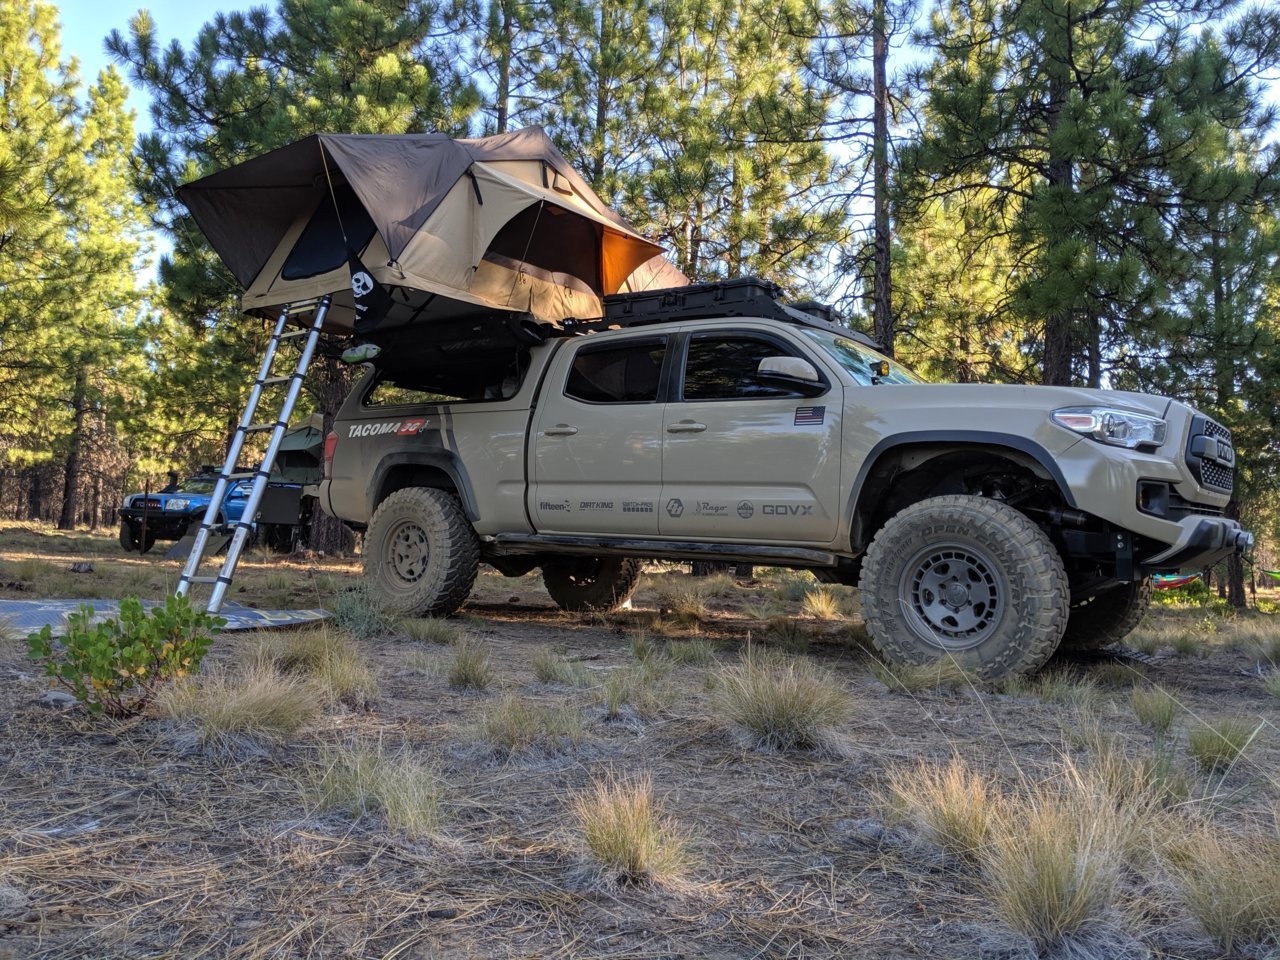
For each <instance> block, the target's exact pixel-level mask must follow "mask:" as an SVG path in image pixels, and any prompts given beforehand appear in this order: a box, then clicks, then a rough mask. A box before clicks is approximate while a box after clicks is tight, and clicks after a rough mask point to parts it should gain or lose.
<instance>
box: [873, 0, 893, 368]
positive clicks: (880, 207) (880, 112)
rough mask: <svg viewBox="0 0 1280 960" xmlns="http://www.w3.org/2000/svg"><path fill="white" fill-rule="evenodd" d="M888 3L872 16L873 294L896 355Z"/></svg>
mask: <svg viewBox="0 0 1280 960" xmlns="http://www.w3.org/2000/svg"><path fill="white" fill-rule="evenodd" d="M885 2H886V0H874V3H873V5H872V13H871V21H872V23H871V29H872V39H871V83H872V95H873V100H874V106H873V115H872V148H871V164H872V178H873V180H874V181H875V186H874V200H873V204H874V206H875V264H874V267H873V282H872V293H873V296H874V297H875V302H874V305H873V324H874V330H875V339H876V342H877V343H879V344H880V349H881V350H883V351H884V352H885V353H886V354H887V355H888V356H890V357H892V356H893V288H892V286H891V282H892V279H891V274H890V269H889V254H890V235H889V83H888V78H887V61H888V59H889V30H888V25H887V19H886V16H885Z"/></svg>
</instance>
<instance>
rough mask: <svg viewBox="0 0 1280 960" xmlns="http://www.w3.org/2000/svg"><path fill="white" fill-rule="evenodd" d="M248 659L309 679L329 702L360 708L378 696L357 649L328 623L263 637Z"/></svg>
mask: <svg viewBox="0 0 1280 960" xmlns="http://www.w3.org/2000/svg"><path fill="white" fill-rule="evenodd" d="M250 660H251V662H253V663H257V664H265V665H269V666H272V667H274V668H275V669H277V670H279V671H281V672H284V673H296V674H300V675H302V676H305V677H308V678H310V679H311V680H313V681H314V682H315V683H316V684H317V685H318V686H319V687H320V689H321V690H323V691H324V695H325V697H326V698H327V699H328V700H330V701H331V702H333V703H345V704H347V705H349V706H353V707H360V708H363V707H365V706H367V705H368V703H369V701H370V700H372V699H373V698H374V697H375V696H377V693H378V681H377V678H375V677H374V675H373V671H372V670H371V669H370V668H369V665H368V664H367V663H365V661H364V658H363V656H362V655H361V652H360V649H359V647H358V646H357V645H356V644H355V643H353V642H352V641H351V639H350V638H349V637H348V636H347V635H346V634H344V633H343V632H342V631H341V630H339V629H337V628H336V627H332V626H330V625H328V624H321V625H320V626H317V627H305V628H302V629H300V630H289V631H282V632H279V633H268V634H264V635H263V636H262V637H261V638H260V639H259V641H258V643H257V645H256V646H255V647H254V648H253V650H252V652H251V654H250Z"/></svg>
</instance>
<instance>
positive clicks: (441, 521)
mask: <svg viewBox="0 0 1280 960" xmlns="http://www.w3.org/2000/svg"><path fill="white" fill-rule="evenodd" d="M479 567H480V548H479V545H478V544H477V543H476V535H475V531H474V530H473V529H472V528H471V524H470V523H468V522H467V518H466V516H465V515H464V514H463V512H462V506H461V504H459V503H458V500H457V498H456V497H454V496H453V495H452V494H450V493H446V492H445V491H444V490H436V489H432V488H430V487H405V488H404V489H402V490H396V491H395V492H394V493H392V494H390V495H389V496H387V498H386V499H385V500H383V501H382V503H380V504H379V505H378V509H377V510H376V511H374V514H373V519H372V520H370V521H369V531H368V533H366V534H365V542H364V576H365V582H366V583H367V584H368V586H369V590H370V593H371V594H372V596H373V599H374V600H375V602H377V603H378V604H379V605H380V606H381V607H383V608H384V609H385V610H386V611H387V612H389V613H399V614H404V615H406V616H414V617H445V616H448V615H449V614H451V613H453V612H454V611H456V610H457V609H458V608H459V607H460V606H462V604H463V603H465V602H466V599H467V597H468V596H469V595H470V594H471V588H472V586H474V585H475V582H476V572H477V571H478V570H479Z"/></svg>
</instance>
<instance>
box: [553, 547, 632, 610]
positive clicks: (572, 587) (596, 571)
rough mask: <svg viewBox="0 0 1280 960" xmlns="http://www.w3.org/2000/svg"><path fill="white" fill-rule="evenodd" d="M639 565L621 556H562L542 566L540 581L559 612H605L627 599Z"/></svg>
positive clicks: (620, 604)
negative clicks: (562, 557)
mask: <svg viewBox="0 0 1280 960" xmlns="http://www.w3.org/2000/svg"><path fill="white" fill-rule="evenodd" d="M643 566H644V565H643V564H642V563H641V562H640V561H639V560H632V559H630V558H624V557H565V558H564V559H560V560H548V561H547V562H546V563H544V564H543V565H542V582H543V584H544V585H545V586H546V588H547V593H549V594H550V595H551V599H552V600H554V601H555V602H556V606H558V607H559V608H560V609H561V610H571V611H579V610H598V611H602V612H606V613H607V612H608V611H610V610H617V609H618V608H619V607H621V606H623V605H624V604H625V603H626V602H627V601H628V600H630V599H631V595H632V594H633V593H635V592H636V584H638V583H639V582H640V571H641V568H642V567H643Z"/></svg>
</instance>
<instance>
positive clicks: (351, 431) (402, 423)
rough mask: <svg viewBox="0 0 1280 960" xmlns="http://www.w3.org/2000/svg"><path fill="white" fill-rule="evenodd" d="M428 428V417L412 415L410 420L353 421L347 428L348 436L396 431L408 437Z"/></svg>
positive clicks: (363, 435) (373, 434)
mask: <svg viewBox="0 0 1280 960" xmlns="http://www.w3.org/2000/svg"><path fill="white" fill-rule="evenodd" d="M426 428H427V418H426V417H410V418H409V419H408V420H383V421H382V422H381V423H353V424H352V425H351V426H350V427H348V428H347V436H348V437H380V436H382V435H383V434H387V433H394V434H396V435H397V436H401V437H406V436H413V435H415V434H419V433H421V432H422V431H423V430H425V429H426Z"/></svg>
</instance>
